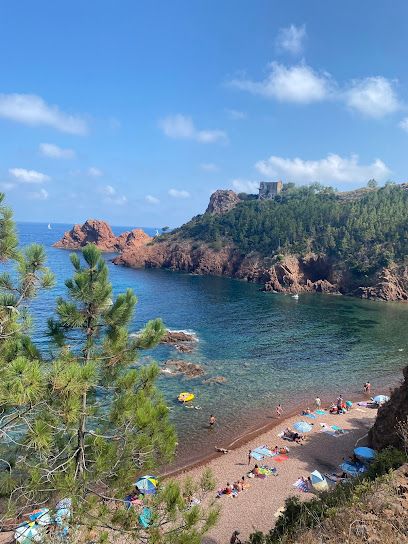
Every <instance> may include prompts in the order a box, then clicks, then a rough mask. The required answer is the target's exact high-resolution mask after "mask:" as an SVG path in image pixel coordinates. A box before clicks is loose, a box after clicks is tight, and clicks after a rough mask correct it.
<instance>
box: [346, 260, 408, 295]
mask: <svg viewBox="0 0 408 544" xmlns="http://www.w3.org/2000/svg"><path fill="white" fill-rule="evenodd" d="M355 294H356V295H357V296H359V297H361V298H368V299H372V300H408V267H407V266H404V267H401V268H399V269H398V268H394V269H391V270H390V269H389V268H384V269H383V270H381V272H380V273H379V274H378V276H377V278H376V282H375V284H374V285H373V286H370V287H359V288H358V289H357V290H356V293H355Z"/></svg>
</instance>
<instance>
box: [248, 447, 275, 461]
mask: <svg viewBox="0 0 408 544" xmlns="http://www.w3.org/2000/svg"><path fill="white" fill-rule="evenodd" d="M274 455H276V454H275V453H273V452H271V450H270V449H269V448H267V447H266V446H259V447H258V448H255V449H254V450H252V451H251V457H253V458H254V459H256V460H257V461H261V460H262V459H264V457H273V456H274Z"/></svg>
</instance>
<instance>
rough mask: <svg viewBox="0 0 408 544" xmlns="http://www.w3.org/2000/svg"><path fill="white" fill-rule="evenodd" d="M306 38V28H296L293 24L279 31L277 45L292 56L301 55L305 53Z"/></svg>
mask: <svg viewBox="0 0 408 544" xmlns="http://www.w3.org/2000/svg"><path fill="white" fill-rule="evenodd" d="M305 38H306V26H305V25H302V26H295V25H293V24H292V25H290V26H288V27H286V28H281V29H280V30H279V33H278V37H277V39H276V45H277V47H278V49H280V50H282V51H287V52H289V53H291V54H292V55H299V54H300V53H302V51H303V42H304V40H305Z"/></svg>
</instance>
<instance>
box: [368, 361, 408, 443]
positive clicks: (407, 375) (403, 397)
mask: <svg viewBox="0 0 408 544" xmlns="http://www.w3.org/2000/svg"><path fill="white" fill-rule="evenodd" d="M403 373H404V381H403V383H402V384H401V385H400V387H397V388H396V389H395V390H394V391H393V392H392V394H391V397H390V400H389V401H388V402H387V403H386V404H384V405H383V406H381V407H380V408H379V409H378V414H377V419H376V420H375V423H374V425H373V427H372V428H371V429H370V432H369V440H370V443H371V445H372V447H373V448H375V449H383V448H386V447H387V446H394V447H396V448H400V449H402V448H403V446H404V443H403V438H402V436H401V433H398V432H397V429H396V426H397V425H398V422H406V424H407V433H408V366H406V367H405V368H404V371H403ZM407 438H408V435H407Z"/></svg>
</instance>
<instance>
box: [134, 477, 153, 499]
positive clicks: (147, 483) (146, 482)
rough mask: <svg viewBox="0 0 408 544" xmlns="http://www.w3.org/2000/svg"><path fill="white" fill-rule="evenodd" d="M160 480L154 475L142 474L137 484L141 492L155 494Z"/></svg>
mask: <svg viewBox="0 0 408 544" xmlns="http://www.w3.org/2000/svg"><path fill="white" fill-rule="evenodd" d="M157 484H158V481H157V479H156V478H155V477H154V476H149V475H147V476H141V477H140V478H139V479H138V480H137V482H135V486H136V487H137V488H138V489H139V491H140V493H143V494H144V495H154V494H155V493H156V489H157Z"/></svg>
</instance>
